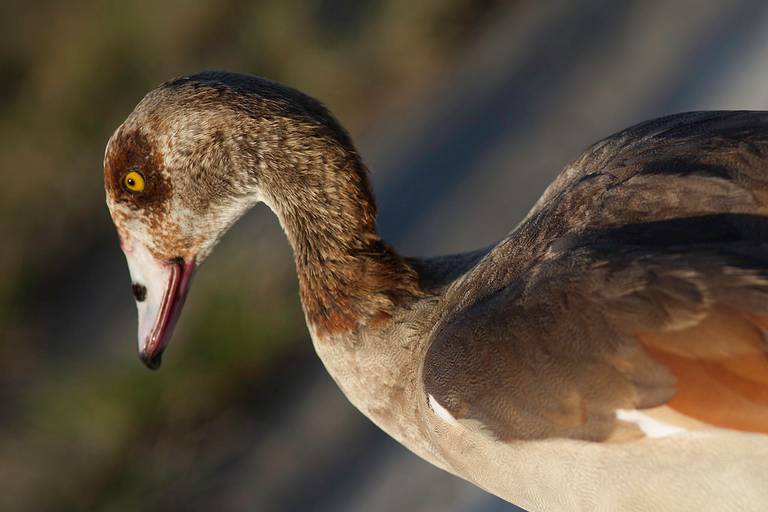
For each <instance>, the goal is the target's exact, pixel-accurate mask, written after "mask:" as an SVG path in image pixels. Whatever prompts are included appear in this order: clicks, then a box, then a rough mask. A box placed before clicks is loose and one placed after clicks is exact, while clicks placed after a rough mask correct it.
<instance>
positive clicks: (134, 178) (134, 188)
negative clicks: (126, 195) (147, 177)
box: [123, 171, 144, 192]
mask: <svg viewBox="0 0 768 512" xmlns="http://www.w3.org/2000/svg"><path fill="white" fill-rule="evenodd" d="M123 184H124V185H125V188H127V189H128V190H129V191H130V192H141V191H142V190H144V176H142V175H141V174H139V173H138V172H136V171H131V172H129V173H128V174H126V175H125V178H124V179H123Z"/></svg>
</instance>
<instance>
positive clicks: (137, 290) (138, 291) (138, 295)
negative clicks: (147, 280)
mask: <svg viewBox="0 0 768 512" xmlns="http://www.w3.org/2000/svg"><path fill="white" fill-rule="evenodd" d="M131 290H132V291H133V296H134V298H135V299H136V302H144V299H146V298H147V287H146V286H144V285H141V284H133V285H132V286H131Z"/></svg>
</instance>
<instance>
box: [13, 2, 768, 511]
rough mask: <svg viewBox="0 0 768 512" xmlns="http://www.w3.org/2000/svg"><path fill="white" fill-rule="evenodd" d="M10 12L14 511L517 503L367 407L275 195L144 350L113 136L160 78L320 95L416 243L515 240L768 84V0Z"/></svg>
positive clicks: (96, 6) (760, 101)
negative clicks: (241, 80) (515, 231)
mask: <svg viewBox="0 0 768 512" xmlns="http://www.w3.org/2000/svg"><path fill="white" fill-rule="evenodd" d="M193 5H194V7H193ZM0 29H2V33H3V36H2V38H0V173H2V174H1V176H2V177H3V181H4V186H3V187H0V237H2V240H3V244H2V250H0V268H1V269H2V271H0V398H1V399H2V408H1V409H0V510H14V511H15V510H21V511H27V510H30V511H37V510H57V511H66V510H107V511H122V510H142V511H145V510H146V511H165V510H193V511H194V510H200V511H202V510H212V509H213V510H232V511H245V510H280V511H301V510H313V511H314V510H320V511H358V510H365V511H389V510H408V511H425V512H426V511H433V510H440V511H455V512H463V511H477V512H491V511H502V510H514V508H513V507H512V506H510V505H508V504H505V503H503V502H501V501H499V500H497V499H496V498H494V497H492V496H489V495H487V494H486V493H484V492H483V491H480V490H478V489H477V488H475V487H473V486H471V485H469V484H466V483H464V482H462V481H460V480H458V479H456V478H454V477H451V476H449V475H447V474H444V473H442V472H440V471H439V470H436V469H434V468H432V467H431V466H429V465H427V464H426V463H424V462H421V461H420V460H419V459H417V458H416V457H415V456H412V455H411V454H410V453H408V452H407V451H406V450H405V449H404V448H402V447H400V446H399V445H397V444H396V443H394V442H393V441H391V440H389V439H388V438H387V437H386V436H384V434H382V433H380V432H379V431H378V430H376V429H375V427H373V426H372V425H370V424H369V423H368V422H367V421H366V420H365V419H364V418H363V417H362V416H361V415H360V414H359V413H357V412H356V411H355V410H354V409H353V408H352V407H351V406H350V405H348V404H347V403H346V401H345V400H344V399H343V397H342V396H341V394H340V393H339V392H338V390H336V388H335V386H334V385H333V383H332V381H331V380H330V379H329V378H328V377H327V375H326V374H325V372H324V370H323V369H322V366H321V364H320V362H319V360H318V359H317V358H316V357H315V356H314V354H313V353H312V350H311V345H310V342H309V340H308V336H307V334H306V329H305V327H304V324H303V316H302V313H301V310H300V307H299V303H298V298H297V292H296V283H295V276H294V274H293V265H292V261H291V256H290V250H289V248H288V245H287V243H286V242H285V240H284V237H283V235H282V233H281V232H280V229H279V226H278V225H277V222H275V220H274V218H273V217H272V216H271V214H269V213H268V212H267V211H266V209H265V208H262V207H260V208H257V209H256V211H254V212H253V213H252V214H250V215H248V216H247V217H246V218H245V219H244V220H243V221H242V222H241V223H240V224H239V225H237V226H236V227H235V228H234V230H233V232H232V233H231V234H230V235H228V236H227V237H226V238H225V240H224V241H223V242H222V244H221V246H220V247H219V248H218V249H217V251H216V252H214V254H213V255H212V256H211V257H210V258H209V260H208V261H207V262H206V265H205V266H204V267H203V268H202V269H201V271H200V272H199V273H198V277H197V278H196V282H195V286H194V288H193V292H192V293H191V295H190V298H189V301H188V304H187V308H186V311H185V313H184V315H183V317H182V320H181V322H180V328H179V330H178V333H177V336H176V339H175V340H174V343H173V345H172V347H171V349H170V350H169V353H168V354H167V356H166V361H165V365H164V368H163V370H162V371H161V372H159V373H149V372H147V371H146V370H145V369H144V368H143V367H142V366H141V365H140V364H139V363H138V361H137V359H136V357H135V351H136V348H135V335H134V333H135V325H134V323H135V313H134V306H133V303H132V299H131V296H130V290H129V280H128V273H127V269H126V268H125V264H124V260H123V257H122V255H121V253H120V252H119V248H118V246H117V241H116V237H115V235H114V233H113V228H112V226H111V224H110V221H109V217H108V214H107V212H106V208H105V207H104V202H103V190H102V182H101V157H102V153H103V148H104V144H105V143H106V140H107V138H108V137H109V135H110V134H111V132H112V130H113V129H114V128H115V127H116V126H117V125H118V124H119V123H120V122H121V121H122V119H123V118H124V117H125V115H127V113H128V112H129V111H130V110H131V109H132V107H133V105H134V104H135V103H136V102H137V101H138V100H139V99H140V97H141V96H142V95H143V94H144V93H145V92H146V91H147V90H149V89H150V88H152V87H154V86H155V85H157V84H158V83H160V82H162V81H163V80H165V79H167V78H170V77H172V76H175V75H179V74H184V73H189V72H193V71H196V70H200V69H207V68H225V69H230V70H236V71H242V72H250V73H254V74H259V75H264V76H268V77H270V78H273V79H277V80H280V81H283V82H286V83H288V84H290V85H292V86H294V87H298V88H300V89H302V90H304V91H306V92H308V93H310V94H312V95H314V96H316V97H318V98H320V99H322V100H323V101H324V102H325V103H326V104H327V105H328V106H329V107H330V108H331V109H332V110H333V111H334V112H335V113H336V114H337V116H338V117H339V118H340V119H341V121H342V122H343V123H344V124H345V125H346V126H347V127H348V128H349V129H350V131H351V132H352V135H353V137H354V138H355V139H356V140H357V141H358V144H359V146H360V149H361V152H362V153H363V155H365V156H366V160H367V162H368V164H369V166H370V168H371V169H372V171H373V178H374V183H375V186H376V190H377V192H378V196H379V203H380V207H381V216H380V226H381V230H382V232H383V234H384V235H385V237H387V238H388V239H390V240H391V241H392V242H394V244H395V245H396V246H397V247H398V248H399V249H401V251H402V252H404V253H405V254H408V255H428V254H437V253H442V252H452V251H460V250H465V249H468V248H472V247H477V246H480V245H484V244H487V243H490V242H492V241H493V240H494V239H496V238H499V237H500V236H502V235H503V234H504V233H505V232H507V231H509V230H510V229H511V228H512V227H513V226H514V225H515V223H516V222H517V221H519V220H520V219H521V218H522V217H523V215H524V214H525V212H526V211H527V209H528V208H529V207H530V206H531V205H532V204H533V202H534V201H535V199H536V198H537V197H538V195H539V194H540V193H541V191H542V190H543V189H544V187H545V186H546V184H547V183H548V182H549V181H550V180H551V179H552V178H553V177H554V176H555V175H556V173H557V172H558V171H559V170H560V169H561V168H562V167H563V166H564V165H565V164H566V163H567V162H568V161H569V160H571V159H573V158H575V157H576V156H577V155H578V153H579V152H580V150H581V149H583V148H584V147H586V146H587V145H589V144H591V143H592V142H594V141H596V140H597V139H599V138H600V137H603V136H606V135H609V134H610V133H612V132H614V131H616V130H618V129H620V128H623V127H625V126H627V125H629V124H633V123H635V122H638V121H641V120H644V119H647V118H650V117H655V116H658V115H662V114H667V113H671V112H677V111H682V110H691V109H714V108H729V109H730V108H748V109H763V108H765V107H766V104H767V103H768V87H767V86H768V69H766V67H765V65H764V63H765V62H766V57H768V4H766V3H765V2H762V1H759V0H734V1H725V0H717V1H714V0H713V1H709V2H697V1H694V0H687V1H677V2H666V1H661V0H651V1H639V0H637V1H632V2H610V1H608V0H584V1H580V2H568V1H565V0H563V1H556V0H551V1H547V2H530V1H524V0H519V1H516V2H500V1H499V2H493V1H482V2H478V1H472V0H444V1H438V0H429V1H425V2H412V1H411V2H406V1H404V0H387V1H381V2H374V1H372V0H365V1H353V0H346V1H344V0H334V1H331V0H324V1H323V0H312V1H308V2H300V1H298V0H295V1H279V0H269V1H261V2H244V1H224V2H213V1H204V2H197V3H195V4H189V3H186V2H181V1H178V0H176V1H172V2H164V3H153V2H148V1H142V2H134V3H131V4H130V5H127V4H124V3H119V2H108V3H99V2H86V1H83V2H71V3H58V2H36V3H35V4H34V5H32V4H31V3H21V2H8V1H6V2H3V3H2V4H0ZM521 485H524V483H521Z"/></svg>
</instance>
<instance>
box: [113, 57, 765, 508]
mask: <svg viewBox="0 0 768 512" xmlns="http://www.w3.org/2000/svg"><path fill="white" fill-rule="evenodd" d="M104 180H105V187H106V195H107V204H108V206H109V210H110V213H111V215H112V219H113V220H114V223H115V225H116V227H117V231H118V234H119V237H120V242H121V246H122V248H123V251H124V252H125V256H126V258H127V260H128V266H129V270H130V274H131V279H132V281H133V293H134V296H135V298H136V302H137V307H138V311H139V349H140V355H141V358H142V360H143V361H144V362H145V363H146V364H147V366H149V367H150V368H157V367H158V366H159V364H160V358H161V355H162V353H163V350H164V349H165V347H166V344H167V343H168V340H169V338H170V336H171V331H172V329H173V326H174V323H175V322H176V320H177V318H178V317H179V313H180V311H181V308H182V305H183V302H184V298H185V296H186V294H187V291H188V288H189V283H190V278H191V276H192V274H193V271H194V270H195V268H196V267H197V266H198V265H200V264H201V263H202V262H203V260H205V258H206V256H207V255H208V254H210V252H211V250H212V249H213V247H214V245H215V244H216V242H217V241H218V240H219V238H220V237H221V236H222V235H223V234H224V232H225V231H226V230H227V228H229V227H230V226H231V225H232V224H233V223H234V222H235V221H236V220H237V219H238V218H239V217H240V216H241V215H242V214H243V213H244V212H245V211H247V210H248V209H249V208H251V207H252V206H254V205H255V204H256V203H258V202H259V201H262V202H264V203H266V204H267V205H268V206H269V207H270V208H271V209H272V211H273V212H274V213H275V214H276V215H277V217H278V219H279V221H280V223H281V225H282V227H283V229H284V231H285V233H286V235H287V237H288V240H289V241H290V244H291V246H292V248H293V252H294V255H295V261H296V269H297V272H298V278H299V286H300V295H301V301H302V304H303V307H304V311H305V315H306V320H307V325H308V327H309V332H310V334H311V337H312V341H313V343H314V346H315V349H316V350H317V353H318V355H319V356H320V358H321V359H322V361H323V363H324V364H325V366H326V368H327V369H328V372H329V373H330V374H331V376H332V377H333V378H334V380H335V381H336V382H337V383H338V385H339V387H340V388H341V390H342V391H343V392H344V394H345V395H346V396H347V398H348V399H349V400H350V401H351V402H352V403H353V404H354V405H355V406H356V407H357V408H358V409H360V411H362V412H363V414H365V415H366V416H368V417H369V418H370V419H371V420H372V421H373V422H374V423H376V424H377V425H378V426H379V427H381V428H382V429H383V430H384V431H386V432H387V433H388V434H389V435H391V436H392V437H394V438H395V439H397V440H398V441H399V442H400V443H402V444H403V445H405V446H406V447H408V448H409V449H410V450H412V451H413V452H414V453H416V454H417V455H419V456H420V457H423V458H424V459H426V460H427V461H429V462H431V463H432V464H434V465H436V466H438V467H440V468H442V469H444V470H446V471H449V472H450V473H453V474H454V475H458V476H460V477H462V478H465V479H467V480H469V481H470V482H473V483H475V484H476V485H478V486H480V487H482V488H483V489H485V490H487V491H488V492H491V493H494V494H496V495H498V496H500V497H502V498H504V499H506V500H509V501H510V502H512V503H515V504H517V505H520V506H522V507H525V508H527V509H529V510H531V511H553V510H564V511H573V510H631V511H634V510H637V511H640V510H643V511H645V510H676V511H679V510H691V511H693V510H695V511H702V510H717V511H724V510H734V511H736V510H738V511H745V510H754V511H757V510H766V508H767V507H768V435H766V434H767V433H768V355H767V354H768V338H766V336H765V333H766V330H768V245H767V243H768V216H766V214H768V114H766V113H759V112H692V113H686V114H679V115H673V116H669V117H665V118H661V119H657V120H653V121H649V122H645V123H642V124H639V125H637V126H634V127H632V128H629V129H626V130H624V131H622V132H620V133H618V134H616V135H613V136H611V137H609V138H607V139H605V140H603V141H601V142H598V143H597V144H595V145H594V146H592V147H591V148H589V149H588V150H587V151H586V152H585V153H584V154H583V155H581V156H580V157H579V158H578V159H577V160H576V161H574V162H573V163H572V164H570V165H569V166H567V167H566V168H565V170H564V171H563V172H562V173H561V174H560V176H559V177H558V178H557V179H556V180H555V181H554V183H552V185H550V187H549V188H548V189H547V190H546V192H545V193H544V195H543V196H542V198H541V199H540V200H539V201H538V202H537V203H536V205H535V206H534V207H533V209H532V210H531V212H530V213H529V214H528V216H527V217H526V218H525V219H524V220H523V222H521V223H520V224H519V226H518V227H517V228H516V229H515V230H513V231H512V232H511V233H509V234H508V235H506V236H505V237H504V238H503V239H502V240H501V241H500V242H498V243H497V244H495V245H493V246H492V247H489V248H485V249H481V250H477V251H474V252H469V253H466V254H459V255H454V256H446V257H440V258H432V259H415V258H404V257H401V256H399V255H398V254H397V253H396V252H395V251H394V250H393V249H392V248H391V247H390V246H389V245H387V243H386V242H384V241H383V240H382V239H381V238H380V237H379V236H378V235H377V233H376V206H375V203H374V198H373V194H372V192H371V188H370V185H369V182H368V178H367V171H366V168H365V166H364V164H363V163H362V161H361V159H360V156H359V155H358V153H357V152H356V150H355V148H354V146H353V145H352V142H351V141H350V138H349V136H348V135H347V133H346V132H345V131H344V129H343V128H342V127H341V126H340V125H339V123H338V122H337V121H336V120H335V119H334V118H333V117H332V115H331V114H330V113H329V112H328V111H327V110H326V109H325V108H324V107H323V106H322V105H321V104H320V103H319V102H317V101H316V100H314V99H312V98H310V97H308V96H306V95H304V94H302V93H300V92H298V91H296V90H294V89H291V88H288V87H285V86H282V85H279V84H277V83H274V82H271V81H269V80H265V79H262V78H256V77H252V76H246V75H238V74H232V73H224V72H206V73H201V74H198V75H194V76H189V77H183V78H179V79H176V80H172V81H170V82H167V83H165V84H163V85H162V86H160V87H159V88H158V89H156V90H154V91H152V92H150V93H149V94H148V95H147V96H146V97H145V98H144V99H143V100H142V101H141V102H140V103H139V105H138V106H137V107H136V109H135V110H134V111H133V112H132V113H131V114H130V115H129V116H128V118H127V119H126V120H125V122H124V123H123V124H122V125H121V126H120V127H119V128H118V129H117V131H116V132H115V133H114V135H113V136H112V138H111V139H110V141H109V143H108V145H107V150H106V155H105V160H104ZM222 342H223V341H222Z"/></svg>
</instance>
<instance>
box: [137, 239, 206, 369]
mask: <svg viewBox="0 0 768 512" xmlns="http://www.w3.org/2000/svg"><path fill="white" fill-rule="evenodd" d="M123 252H124V253H125V257H126V259H127V260H128V268H129V270H130V272H131V280H132V281H133V295H134V298H135V299H136V308H137V309H138V312H139V358H140V359H141V360H142V361H143V362H144V364H145V365H147V367H148V368H150V369H152V370H156V369H157V368H159V367H160V364H161V363H162V357H163V351H164V350H165V348H166V347H167V346H168V342H169V341H170V339H171V335H172V334H173V328H174V327H175V326H176V322H177V320H178V319H179V315H180V314H181V309H182V307H183V306H184V301H185V299H186V297H187V292H188V291H189V282H190V280H191V278H192V274H193V273H194V270H195V260H194V259H192V261H184V260H183V259H182V258H175V259H173V260H170V261H162V260H158V259H157V258H155V257H154V256H153V255H152V254H151V253H150V252H149V251H148V250H147V249H146V247H144V246H143V245H142V244H136V243H134V244H131V247H130V248H128V247H123Z"/></svg>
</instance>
